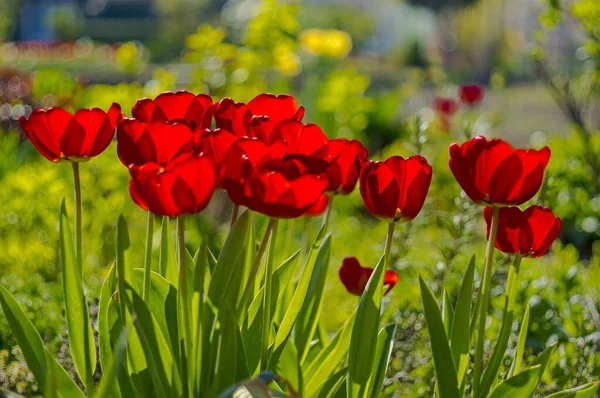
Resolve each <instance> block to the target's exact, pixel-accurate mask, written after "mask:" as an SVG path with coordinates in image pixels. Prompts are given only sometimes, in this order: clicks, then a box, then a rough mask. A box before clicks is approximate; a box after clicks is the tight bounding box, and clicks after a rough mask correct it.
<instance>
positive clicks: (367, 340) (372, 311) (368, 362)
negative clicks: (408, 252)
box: [346, 256, 385, 398]
mask: <svg viewBox="0 0 600 398" xmlns="http://www.w3.org/2000/svg"><path fill="white" fill-rule="evenodd" d="M383 258H384V256H382V257H381V258H380V259H379V262H378V263H377V265H376V266H375V269H374V270H373V273H372V274H371V277H370V278H369V281H368V282H367V286H366V288H365V291H364V292H363V294H362V296H361V297H360V301H359V303H358V310H357V312H356V319H355V321H354V326H353V327H352V337H351V339H350V350H349V352H348V378H347V379H346V392H347V394H348V396H349V397H350V398H354V397H358V396H364V395H365V394H366V389H367V383H368V381H369V377H370V376H371V370H372V369H373V362H374V360H375V352H374V350H373V346H372V344H373V343H375V342H376V341H377V334H378V332H379V322H380V314H379V311H380V308H381V295H382V290H383V279H384V275H385V269H384V268H385V264H384V261H383Z"/></svg>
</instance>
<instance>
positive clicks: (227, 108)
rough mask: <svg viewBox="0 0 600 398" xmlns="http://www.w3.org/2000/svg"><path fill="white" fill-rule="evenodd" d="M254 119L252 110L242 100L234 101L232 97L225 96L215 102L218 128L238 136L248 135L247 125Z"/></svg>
mask: <svg viewBox="0 0 600 398" xmlns="http://www.w3.org/2000/svg"><path fill="white" fill-rule="evenodd" d="M250 119H252V112H250V110H249V109H248V106H247V105H246V104H244V103H242V102H234V101H233V100H232V99H231V98H227V97H225V98H223V99H222V100H221V101H219V102H217V103H216V104H215V123H216V126H217V128H220V129H224V130H227V131H231V132H232V133H233V134H234V135H235V136H236V137H247V136H248V130H247V126H248V123H250Z"/></svg>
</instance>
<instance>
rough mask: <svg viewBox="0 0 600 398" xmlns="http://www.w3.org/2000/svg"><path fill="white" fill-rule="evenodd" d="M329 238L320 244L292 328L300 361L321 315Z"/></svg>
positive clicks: (305, 354) (302, 360) (302, 359)
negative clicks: (304, 295)
mask: <svg viewBox="0 0 600 398" xmlns="http://www.w3.org/2000/svg"><path fill="white" fill-rule="evenodd" d="M330 238H331V235H327V236H326V237H325V239H324V240H323V243H322V244H321V249H320V250H319V253H318V255H317V261H316V265H315V269H314V271H313V273H312V276H311V279H310V282H309V284H308V290H307V292H306V298H305V299H304V304H303V305H302V309H301V310H300V314H299V316H298V321H297V322H296V325H295V328H294V333H295V334H294V337H295V343H296V346H297V347H298V355H299V359H300V362H301V363H302V362H304V361H305V360H306V357H307V355H308V349H309V347H310V342H311V341H312V339H313V336H314V334H315V331H316V329H317V324H318V322H319V318H320V315H321V308H322V303H323V302H322V299H323V293H324V290H325V281H326V278H327V270H328V268H329V259H330V254H331V239H330Z"/></svg>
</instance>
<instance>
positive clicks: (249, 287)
mask: <svg viewBox="0 0 600 398" xmlns="http://www.w3.org/2000/svg"><path fill="white" fill-rule="evenodd" d="M274 220H275V219H273V218H271V219H269V224H268V225H267V229H266V230H265V234H264V236H263V238H262V241H261V242H260V246H259V247H258V252H257V253H256V257H255V258H254V264H252V271H251V272H250V276H249V277H248V282H247V283H246V288H245V289H244V295H243V296H242V299H241V301H240V304H239V307H238V314H237V315H238V316H237V317H238V320H240V321H241V317H242V315H244V310H245V308H246V303H247V302H248V299H249V298H250V292H251V291H252V287H253V286H254V280H255V279H256V274H257V273H258V267H260V263H261V261H262V258H263V256H264V254H265V250H266V248H267V242H268V241H269V237H270V236H271V231H272V230H273V226H274V225H275V221H274Z"/></svg>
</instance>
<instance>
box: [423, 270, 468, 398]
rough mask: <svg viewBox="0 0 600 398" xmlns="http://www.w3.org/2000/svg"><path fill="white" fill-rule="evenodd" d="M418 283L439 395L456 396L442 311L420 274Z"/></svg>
mask: <svg viewBox="0 0 600 398" xmlns="http://www.w3.org/2000/svg"><path fill="white" fill-rule="evenodd" d="M419 285H420V287H421V297H422V299H423V310H424V312H425V321H426V322H427V330H428V331H429V342H430V343H431V352H432V355H433V366H434V368H435V374H436V376H437V382H438V388H439V396H440V398H458V397H459V396H460V393H459V390H458V382H457V378H456V368H455V367H454V360H453V359H452V352H451V351H450V345H449V344H448V337H447V336H446V332H445V331H444V322H443V321H442V313H441V312H440V307H439V304H438V301H437V300H436V299H435V296H434V295H433V292H432V291H431V289H429V286H427V285H426V284H425V282H424V281H423V279H422V278H421V277H420V276H419Z"/></svg>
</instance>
